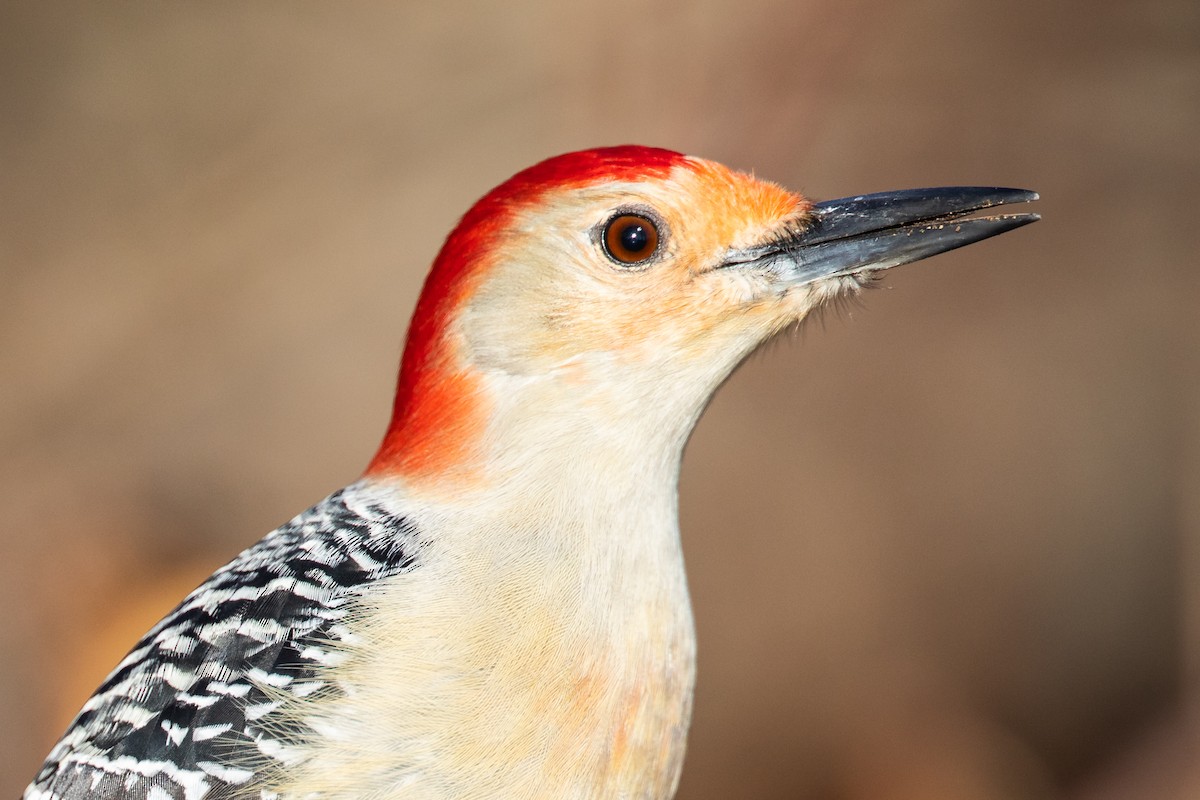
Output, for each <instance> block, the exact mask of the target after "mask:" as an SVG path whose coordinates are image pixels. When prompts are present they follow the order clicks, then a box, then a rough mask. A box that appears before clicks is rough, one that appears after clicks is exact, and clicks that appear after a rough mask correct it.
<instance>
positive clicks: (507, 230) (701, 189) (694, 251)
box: [368, 146, 1037, 480]
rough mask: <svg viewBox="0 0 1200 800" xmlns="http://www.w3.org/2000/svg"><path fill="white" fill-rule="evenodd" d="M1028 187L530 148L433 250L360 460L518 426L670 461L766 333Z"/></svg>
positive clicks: (398, 462)
mask: <svg viewBox="0 0 1200 800" xmlns="http://www.w3.org/2000/svg"><path fill="white" fill-rule="evenodd" d="M1033 199H1036V195H1035V194H1033V193H1032V192H1025V191H1021V190H1012V189H990V188H988V189H983V188H952V189H932V190H911V191H906V192H892V193H885V194H878V195H864V196H859V197H852V198H845V199H842V200H836V201H832V202H828V203H818V204H814V203H813V202H811V201H810V200H808V199H806V198H805V197H803V196H801V195H799V194H796V193H794V192H790V191H787V190H786V189H783V188H782V187H780V186H778V185H776V184H773V183H770V182H767V181H763V180H760V179H757V178H755V177H753V176H751V175H747V174H744V173H740V172H736V171H733V170H731V169H729V168H727V167H724V166H722V165H720V164H716V163H713V162H710V161H705V160H702V159H698V158H693V157H689V156H684V155H681V154H679V153H674V152H671V151H667V150H659V149H654V148H647V147H636V146H624V147H612V148H602V149H595V150H586V151H581V152H576V153H569V154H566V155H562V156H557V157H555V158H551V159H549V160H547V161H543V162H541V163H540V164H537V165H535V166H533V167H530V168H529V169H526V170H524V171H523V172H520V173H518V174H517V175H515V176H514V177H512V178H511V179H509V180H508V181H506V182H505V183H503V184H501V185H500V186H499V187H497V188H496V189H494V190H492V191H491V192H490V193H488V194H487V195H485V196H484V197H483V199H481V200H480V201H479V202H478V203H476V204H475V206H473V207H472V208H471V209H470V210H469V211H468V212H467V214H466V215H465V216H464V217H463V219H462V220H461V222H460V223H459V224H458V226H457V227H456V228H455V229H454V230H453V231H452V232H451V234H450V236H449V238H448V239H447V241H446V243H445V245H444V246H443V248H442V250H441V252H440V254H439V255H438V257H437V259H436V260H435V262H434V264H433V268H432V270H431V272H430V274H429V277H428V279H427V281H426V283H425V287H424V290H423V292H422V294H421V297H420V299H419V301H418V303H417V307H416V311H415V313H414V316H413V321H412V325H411V328H410V330H409V338H408V344H407V347H406V349H405V352H404V357H403V361H402V365H401V374H400V381H399V386H398V391H397V395H396V402H395V408H394V412H393V418H392V422H391V425H390V426H389V429H388V432H387V435H386V436H385V439H384V442H383V445H382V446H381V448H380V450H379V452H378V454H377V455H376V457H375V459H374V460H373V462H372V464H371V466H370V468H369V469H368V474H369V475H379V474H389V473H390V474H397V475H400V476H403V477H405V478H407V479H409V480H419V479H420V478H421V477H423V476H433V475H437V476H444V475H446V474H448V473H459V474H464V475H465V474H477V473H478V470H479V469H480V468H481V465H482V464H484V463H485V462H487V461H488V460H489V459H490V460H492V461H495V459H496V458H497V454H498V453H503V452H504V451H505V448H506V442H507V441H508V439H509V438H511V437H512V436H520V437H523V440H524V442H525V444H524V446H521V447H517V448H511V450H512V452H520V453H523V454H528V453H531V452H548V451H553V450H555V448H556V447H559V446H560V445H561V449H562V450H563V457H564V458H568V459H569V458H570V457H571V449H572V448H573V447H579V446H585V445H583V444H582V443H581V442H580V441H579V439H580V437H581V436H582V437H583V438H586V439H588V440H589V442H591V443H592V444H594V443H595V442H598V441H602V442H608V443H610V444H612V445H613V446H614V448H615V449H617V450H621V449H623V448H625V449H629V450H630V451H631V452H634V453H638V454H644V455H649V456H650V457H653V454H654V453H656V452H658V451H662V452H663V453H664V454H665V455H666V457H667V458H668V460H669V459H671V458H674V459H675V460H677V458H678V451H680V450H681V449H682V445H683V443H684V441H685V440H686V438H687V435H688V434H689V433H690V431H691V428H692V426H693V425H694V423H695V420H696V419H697V417H698V416H699V414H700V412H701V411H702V410H703V408H704V406H705V404H706V403H707V401H708V399H709V398H710V397H711V395H712V393H713V392H714V391H715V389H716V388H717V386H718V385H719V384H720V383H721V381H723V380H724V379H725V378H726V377H727V376H728V375H729V374H730V372H731V371H732V370H733V369H734V368H735V367H736V366H737V365H738V363H740V362H741V360H742V359H744V358H745V357H746V356H747V355H748V354H749V353H750V352H751V351H753V350H754V348H755V347H757V346H758V345H759V344H761V343H762V342H764V341H765V340H767V339H769V338H770V337H771V336H773V335H774V334H775V333H777V332H779V331H780V330H782V329H784V328H786V327H788V326H790V325H793V324H795V323H798V322H800V321H801V320H803V319H804V318H805V317H806V316H807V315H808V314H809V313H810V312H811V311H812V310H813V309H815V308H818V307H819V306H821V305H822V304H823V303H825V302H827V301H828V300H830V299H832V298H836V297H838V296H840V295H844V294H846V293H850V292H856V291H858V290H859V289H861V288H862V287H863V286H864V285H866V284H867V283H868V282H870V280H871V279H872V277H873V276H874V275H875V274H876V273H878V272H879V271H880V270H884V269H888V268H891V267H894V266H897V265H899V264H904V263H908V262H910V261H914V260H917V259H920V258H924V257H926V256H929V255H933V254H935V253H939V252H942V251H945V250H949V249H951V248H954V247H960V246H962V245H964V244H969V243H971V242H974V241H978V240H980V239H983V238H986V237H988V236H992V235H995V234H997V233H1001V232H1003V231H1006V230H1010V229H1012V228H1015V227H1018V226H1020V225H1024V224H1026V223H1028V222H1032V221H1034V220H1035V219H1037V217H1036V216H1035V215H1032V214H1019V215H1004V216H992V217H984V218H971V219H968V218H967V216H968V215H970V214H973V213H974V212H977V211H979V210H981V209H984V208H988V207H991V206H996V205H1001V204H1005V203H1012V202H1024V201H1029V200H1033ZM583 432H586V434H585V433H583ZM531 444H532V445H533V446H532V447H530V446H529V445H531ZM601 449H603V448H601ZM525 457H528V456H527V455H526V456H525ZM509 467H510V468H511V467H512V465H511V464H510V465H509Z"/></svg>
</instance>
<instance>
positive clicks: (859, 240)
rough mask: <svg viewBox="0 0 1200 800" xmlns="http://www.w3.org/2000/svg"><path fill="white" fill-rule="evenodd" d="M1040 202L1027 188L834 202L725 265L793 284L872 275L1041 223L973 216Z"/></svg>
mask: <svg viewBox="0 0 1200 800" xmlns="http://www.w3.org/2000/svg"><path fill="white" fill-rule="evenodd" d="M1037 199H1038V195H1037V193H1036V192H1031V191H1028V190H1025V189H998V188H991V187H977V186H951V187H943V188H939V189H907V190H904V191H898V192H880V193H878V194H864V195H858V196H857V197H844V198H842V199H840V200H829V201H827V202H824V203H818V204H816V205H814V206H813V208H812V210H811V211H810V212H809V217H808V224H807V226H806V227H805V228H803V229H802V230H799V231H798V232H796V233H792V234H789V235H787V236H784V237H781V238H779V239H777V240H775V241H773V242H771V243H769V244H766V245H762V246H759V247H755V248H751V249H749V250H742V251H738V252H734V253H730V254H729V257H728V258H727V259H726V260H725V261H724V263H723V264H722V266H723V267H744V268H751V269H762V270H764V271H767V272H769V273H772V274H773V275H775V276H776V277H777V278H778V279H779V280H781V281H782V282H783V283H784V284H785V285H787V286H793V287H794V286H802V285H804V284H808V283H812V282H813V281H817V280H820V279H822V278H836V277H840V276H844V275H852V274H856V273H862V274H868V273H872V272H877V271H879V270H885V269H891V268H892V267H897V266H900V265H901V264H907V263H909V262H911V261H917V260H919V259H922V258H927V257H929V256H932V255H936V254H938V253H942V252H945V251H946V250H953V249H954V248H956V247H962V246H963V245H968V244H971V243H972V242H978V241H979V240H981V239H986V238H988V237H989V236H995V235H996V234H999V233H1004V232H1005V231H1010V230H1012V229H1013V228H1019V227H1021V226H1022V225H1028V224H1029V223H1031V222H1036V221H1037V220H1039V219H1041V217H1039V216H1038V215H1037V214H1001V215H994V216H972V215H974V214H976V212H979V211H982V210H984V209H989V208H994V207H996V206H1003V205H1009V204H1011V203H1028V202H1032V201H1034V200H1037Z"/></svg>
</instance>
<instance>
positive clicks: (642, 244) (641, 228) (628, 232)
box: [620, 222, 650, 253]
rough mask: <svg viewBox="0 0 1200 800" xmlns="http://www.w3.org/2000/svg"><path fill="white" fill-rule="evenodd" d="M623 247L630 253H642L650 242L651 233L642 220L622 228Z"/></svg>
mask: <svg viewBox="0 0 1200 800" xmlns="http://www.w3.org/2000/svg"><path fill="white" fill-rule="evenodd" d="M620 239H621V247H623V248H625V249H626V250H627V251H629V252H630V253H640V252H642V251H643V250H645V249H646V247H647V245H649V244H650V233H649V232H648V231H647V230H646V226H645V225H643V224H642V223H640V222H631V223H630V224H628V225H626V226H625V227H624V228H622V229H621V235H620Z"/></svg>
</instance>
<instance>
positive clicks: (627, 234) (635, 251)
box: [604, 214, 658, 264]
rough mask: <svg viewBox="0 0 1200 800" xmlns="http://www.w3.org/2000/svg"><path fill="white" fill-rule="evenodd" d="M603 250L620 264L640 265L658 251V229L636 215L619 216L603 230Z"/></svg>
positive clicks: (649, 221)
mask: <svg viewBox="0 0 1200 800" xmlns="http://www.w3.org/2000/svg"><path fill="white" fill-rule="evenodd" d="M604 249H605V250H607V251H608V254H609V255H610V256H612V257H613V258H614V259H616V260H617V261H620V262H621V263H622V264H640V263H641V262H643V261H645V260H647V259H648V258H650V257H651V256H652V255H654V253H655V252H656V251H657V250H658V228H657V227H656V226H655V225H654V222H652V221H651V220H649V219H646V218H645V217H642V216H639V215H637V214H621V215H620V216H618V217H613V218H612V219H611V220H609V222H608V225H607V226H606V227H605V228H604Z"/></svg>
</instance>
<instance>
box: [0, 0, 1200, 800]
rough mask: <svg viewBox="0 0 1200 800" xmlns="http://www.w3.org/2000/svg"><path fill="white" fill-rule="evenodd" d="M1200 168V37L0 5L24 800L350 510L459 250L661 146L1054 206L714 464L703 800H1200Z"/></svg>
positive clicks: (691, 464) (778, 368)
mask: <svg viewBox="0 0 1200 800" xmlns="http://www.w3.org/2000/svg"><path fill="white" fill-rule="evenodd" d="M1198 131H1200V5H1198V4H1197V3H1196V2H1194V0H1179V2H1170V1H1169V0H1151V1H1150V2H1142V3H1119V2H1113V3H1097V2H1090V3H1083V2H1079V3H1048V2H1045V0H1013V1H1012V2H983V1H982V0H974V1H973V2H960V3H954V2H949V0H914V2H908V3H884V2H874V3H867V2H837V3H834V2H828V1H827V0H791V1H790V2H789V1H787V0H739V2H736V3H733V2H729V3H721V2H688V3H683V2H668V3H654V4H652V3H633V2H612V3H603V4H602V3H589V4H579V5H572V4H562V3H550V2H537V0H518V1H517V2H509V3H483V2H464V3H445V4H441V5H440V6H438V8H437V10H434V4H422V5H418V4H406V3H384V2H378V3H367V2H357V3H336V4H335V3H325V4H318V3H275V4H272V3H241V2H215V1H213V2H203V3H175V4H158V3H147V2H142V3H133V2H131V3H90V2H73V3H72V2H66V3H22V4H18V3H7V4H4V7H3V10H2V11H0V301H2V302H0V507H2V508H3V509H4V514H3V523H0V609H3V613H0V640H2V641H3V642H4V645H3V658H2V660H0V664H2V667H0V714H2V715H3V716H2V719H0V796H4V797H11V796H13V795H14V794H16V793H17V792H19V791H20V787H21V786H23V785H24V783H25V782H26V781H27V780H28V779H29V777H30V776H31V775H32V774H33V772H34V771H35V770H36V767H37V764H38V763H39V761H40V759H41V757H42V756H43V755H44V754H45V752H46V751H47V749H48V748H49V747H50V745H51V743H52V742H53V740H54V739H55V738H56V737H57V735H58V734H59V733H60V732H61V729H62V728H63V726H64V725H65V724H66V721H67V719H68V718H69V716H70V715H71V714H72V713H73V712H74V710H75V709H76V708H77V707H78V705H79V703H80V702H81V701H82V700H83V699H84V697H85V696H86V695H87V694H88V693H89V692H90V690H91V688H92V687H93V686H94V685H95V684H96V683H97V682H98V681H99V679H100V678H101V677H102V676H103V674H104V673H105V672H106V671H107V670H108V668H109V667H111V666H112V664H113V663H114V662H115V661H116V660H117V659H118V658H119V657H120V655H121V654H122V653H123V651H124V650H125V649H126V648H127V647H128V646H129V645H130V644H131V643H132V641H133V639H134V638H135V637H136V636H137V635H138V634H139V633H140V632H141V631H142V630H143V629H144V628H145V627H146V626H147V625H149V624H150V623H151V622H153V621H154V620H155V619H156V618H157V617H158V616H159V615H160V614H161V613H163V612H164V611H165V610H166V609H167V608H168V607H169V606H170V605H171V604H172V603H173V602H174V600H176V599H178V597H179V596H180V595H182V594H183V592H185V591H186V590H187V589H189V588H190V587H191V586H192V585H194V584H195V583H196V582H197V581H199V580H200V579H201V578H203V577H204V576H205V575H207V573H208V572H209V571H211V570H212V569H213V568H215V567H216V566H218V565H219V564H220V563H221V562H223V561H224V560H225V559H227V558H229V557H230V556H232V555H233V554H234V553H235V552H237V551H238V550H239V549H241V548H242V547H244V546H246V545H247V544H249V543H250V542H251V541H253V540H254V539H255V538H257V536H259V535H261V534H262V533H263V532H265V531H266V530H268V529H270V528H271V527H274V526H275V525H276V524H279V523H280V522H282V521H284V520H286V519H287V518H289V517H290V516H291V515H292V514H294V513H296V512H298V511H300V510H301V509H302V508H304V507H306V506H307V505H309V504H310V503H312V502H314V501H316V500H317V499H319V498H320V497H322V496H324V495H325V494H326V493H327V492H329V491H330V490H332V489H334V488H336V487H338V486H340V485H342V484H344V483H346V482H348V481H350V480H352V479H353V478H355V477H356V475H357V473H358V471H359V470H360V469H361V467H362V466H363V465H364V464H365V462H366V460H367V458H368V457H369V456H370V454H371V452H372V449H373V447H374V446H375V444H376V442H377V440H378V437H379V435H380V434H381V432H382V428H383V425H384V423H385V417H386V415H387V412H388V408H389V403H390V394H391V389H392V382H393V380H394V373H395V366H396V363H397V359H398V354H399V350H400V344H401V339H402V335H403V331H404V328H405V324H406V320H407V318H408V315H409V312H410V310H411V308H412V305H413V303H414V300H415V296H416V292H417V290H418V288H419V286H420V283H421V280H422V277H423V274H424V271H425V267H426V265H427V264H428V263H429V261H430V259H431V258H432V256H433V254H434V253H435V251H436V249H437V247H438V245H439V244H440V241H441V238H442V237H443V236H444V235H445V232H446V231H447V230H448V229H449V228H450V226H451V225H452V224H453V222H454V221H455V219H456V218H457V215H458V214H460V213H462V211H464V210H465V209H466V207H467V206H468V205H469V203H470V202H471V201H473V200H474V199H475V198H476V197H478V196H479V195H480V194H482V193H483V192H484V191H486V190H487V189H488V188H490V187H491V186H493V185H494V184H496V183H497V182H498V181H500V180H502V179H504V178H505V177H507V176H508V175H509V174H511V173H512V172H514V171H516V170H517V169H519V168H521V167H523V166H526V165H527V164H529V163H532V162H533V161H536V160H538V159H540V158H542V157H544V156H547V155H551V154H554V153H557V152H562V151H565V150H570V149H575V148H579V147H584V146H591V145H596V144H612V143H620V142H625V141H637V142H643V143H647V144H657V145H662V146H668V147H672V148H675V149H680V150H684V151H687V152H691V153H695V154H698V155H703V156H706V157H710V158H715V159H718V160H722V161H725V162H726V163H729V164H731V165H734V166H736V167H740V168H745V169H753V170H755V171H756V172H757V173H758V174H760V175H763V176H766V177H770V178H773V179H775V180H778V181H780V182H783V183H785V184H787V185H789V186H792V187H794V188H799V189H802V190H804V191H806V192H808V193H809V194H811V195H812V196H815V197H818V198H828V197H835V196H841V195H845V194H851V193H858V192H864V191H872V190H882V189H891V188H904V187H910V186H927V185H938V184H953V183H996V184H1001V185H1014V186H1027V187H1030V188H1035V189H1037V190H1039V191H1041V192H1042V193H1043V196H1044V198H1045V199H1044V201H1043V202H1042V203H1041V204H1040V206H1041V208H1040V210H1041V212H1042V213H1043V214H1044V216H1045V220H1044V221H1043V222H1041V223H1039V224H1038V225H1036V226H1034V227H1032V228H1026V229H1023V230H1021V231H1018V232H1015V233H1012V234H1009V235H1006V236H1004V237H1003V238H1001V239H999V240H995V241H991V242H987V243H984V244H981V245H977V246H974V247H972V248H969V249H968V250H965V251H960V252H958V253H954V254H950V255H945V256H941V257H939V258H937V259H935V260H934V261H931V262H928V263H924V264H921V265H918V266H913V267H908V268H905V269H904V270H900V271H897V272H896V273H894V274H892V275H890V276H889V277H888V280H887V281H886V285H887V286H888V287H891V288H890V289H886V290H883V291H879V292H874V293H871V294H869V295H868V296H867V297H865V298H864V299H863V301H862V302H861V303H854V304H851V305H850V306H848V307H847V309H845V310H842V311H834V312H831V313H829V314H827V315H825V318H824V320H823V321H822V322H816V323H813V324H810V325H808V326H807V328H806V329H805V331H804V332H803V333H801V334H799V335H796V336H791V337H788V338H786V339H784V340H781V341H779V342H777V343H776V344H774V345H773V346H770V347H768V348H766V350H765V351H764V352H763V353H762V354H760V355H758V356H756V357H755V358H753V359H752V360H751V361H750V363H748V364H747V365H746V367H745V368H744V369H743V370H742V371H741V373H740V374H739V375H738V376H736V378H735V379H734V380H733V381H732V382H731V383H730V384H729V385H728V386H727V387H725V388H724V389H723V390H722V391H721V392H720V394H719V395H718V397H717V398H716V400H715V402H714V403H713V405H712V407H711V409H710V411H709V412H708V414H707V416H706V417H705V419H704V420H703V421H702V423H701V425H700V428H699V430H698V432H697V433H696V436H695V438H694V439H693V441H692V443H691V445H690V448H689V452H688V454H687V459H686V467H685V474H684V478H683V486H682V492H683V500H682V515H683V526H684V538H685V546H686V549H687V553H688V557H689V565H690V571H691V575H692V588H693V592H694V596H695V603H696V607H697V614H698V618H699V628H700V636H701V673H700V687H699V696H698V701H697V711H696V719H695V726H694V731H693V735H692V745H691V751H690V755H689V758H688V763H687V767H686V770H685V775H684V780H683V787H682V790H681V797H682V798H686V799H687V800H700V799H701V798H742V797H747V798H797V797H800V798H846V799H847V800H850V799H851V798H864V799H865V798H873V799H875V800H878V799H880V798H882V799H883V800H901V799H902V798H903V799H911V800H917V799H918V798H964V799H967V800H971V799H974V798H978V799H980V800H985V799H987V800H990V799H991V798H1080V799H1085V798H1086V799H1087V800H1101V799H1103V798H1155V799H1156V800H1158V799H1161V798H1182V797H1196V796H1200V776H1198V775H1197V774H1196V772H1195V771H1189V770H1190V764H1189V762H1195V761H1198V760H1200V759H1197V757H1196V756H1197V753H1198V752H1200V751H1198V750H1197V749H1196V747H1195V743H1194V742H1193V741H1192V740H1191V736H1190V735H1189V725H1188V720H1189V714H1188V708H1189V707H1190V706H1191V705H1192V703H1191V702H1190V699H1191V698H1193V697H1194V696H1195V692H1194V690H1195V688H1196V677H1197V672H1196V667H1197V664H1198V663H1200V662H1198V661H1197V656H1200V650H1198V649H1197V647H1196V644H1197V641H1196V636H1195V633H1196V631H1197V624H1196V623H1197V621H1198V619H1200V616H1198V614H1197V612H1200V594H1198V593H1197V591H1196V590H1195V588H1194V586H1195V582H1194V579H1195V578H1196V576H1197V572H1198V569H1197V567H1198V566H1200V549H1198V547H1197V545H1198V544H1200V370H1198V367H1200V323H1198V321H1197V301H1198V300H1200V264H1197V255H1198V254H1200V241H1198V240H1200V235H1198V233H1197V230H1198V229H1200V221H1198V219H1197V216H1198V214H1200V204H1198V203H1197V201H1196V197H1197V189H1198V187H1200V144H1198V142H1197V140H1198V138H1200V135H1198ZM1188 787H1190V790H1189V788H1188Z"/></svg>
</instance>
